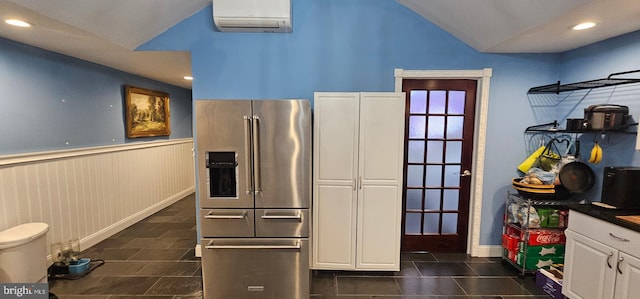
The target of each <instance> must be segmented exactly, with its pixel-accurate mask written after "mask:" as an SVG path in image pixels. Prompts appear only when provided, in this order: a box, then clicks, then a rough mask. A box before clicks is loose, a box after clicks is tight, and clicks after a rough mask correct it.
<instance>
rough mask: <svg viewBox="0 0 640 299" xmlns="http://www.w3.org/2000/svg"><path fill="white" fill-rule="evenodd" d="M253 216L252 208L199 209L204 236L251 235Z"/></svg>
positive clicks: (252, 231)
mask: <svg viewBox="0 0 640 299" xmlns="http://www.w3.org/2000/svg"><path fill="white" fill-rule="evenodd" d="M253 218H254V212H253V210H240V209H201V210H200V220H201V225H202V235H203V236H205V237H241V238H242V237H253V236H254V225H253Z"/></svg>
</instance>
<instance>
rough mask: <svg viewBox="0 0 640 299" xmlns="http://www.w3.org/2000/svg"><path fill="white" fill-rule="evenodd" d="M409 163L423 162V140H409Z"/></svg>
mask: <svg viewBox="0 0 640 299" xmlns="http://www.w3.org/2000/svg"><path fill="white" fill-rule="evenodd" d="M408 162H409V163H423V162H424V141H422V140H411V141H409V157H408Z"/></svg>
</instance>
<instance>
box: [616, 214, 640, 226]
mask: <svg viewBox="0 0 640 299" xmlns="http://www.w3.org/2000/svg"><path fill="white" fill-rule="evenodd" d="M616 218H618V219H621V220H624V221H629V222H632V223H635V224H640V215H628V216H616Z"/></svg>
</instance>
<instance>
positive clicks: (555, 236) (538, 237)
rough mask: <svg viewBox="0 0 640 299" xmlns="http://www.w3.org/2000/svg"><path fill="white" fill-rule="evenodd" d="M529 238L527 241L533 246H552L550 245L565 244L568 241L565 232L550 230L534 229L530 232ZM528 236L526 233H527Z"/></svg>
mask: <svg viewBox="0 0 640 299" xmlns="http://www.w3.org/2000/svg"><path fill="white" fill-rule="evenodd" d="M528 234H529V237H528V238H525V237H524V236H523V238H522V239H523V240H525V241H526V242H527V243H528V244H529V245H531V246H539V245H550V244H564V243H566V242H567V239H566V237H565V235H564V232H563V231H558V230H548V229H532V230H529V232H528ZM525 235H526V233H525Z"/></svg>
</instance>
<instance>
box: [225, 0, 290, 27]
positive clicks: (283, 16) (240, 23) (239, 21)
mask: <svg viewBox="0 0 640 299" xmlns="http://www.w3.org/2000/svg"><path fill="white" fill-rule="evenodd" d="M213 22H214V23H215V25H216V27H217V28H218V30H220V31H230V32H291V0H213Z"/></svg>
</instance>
